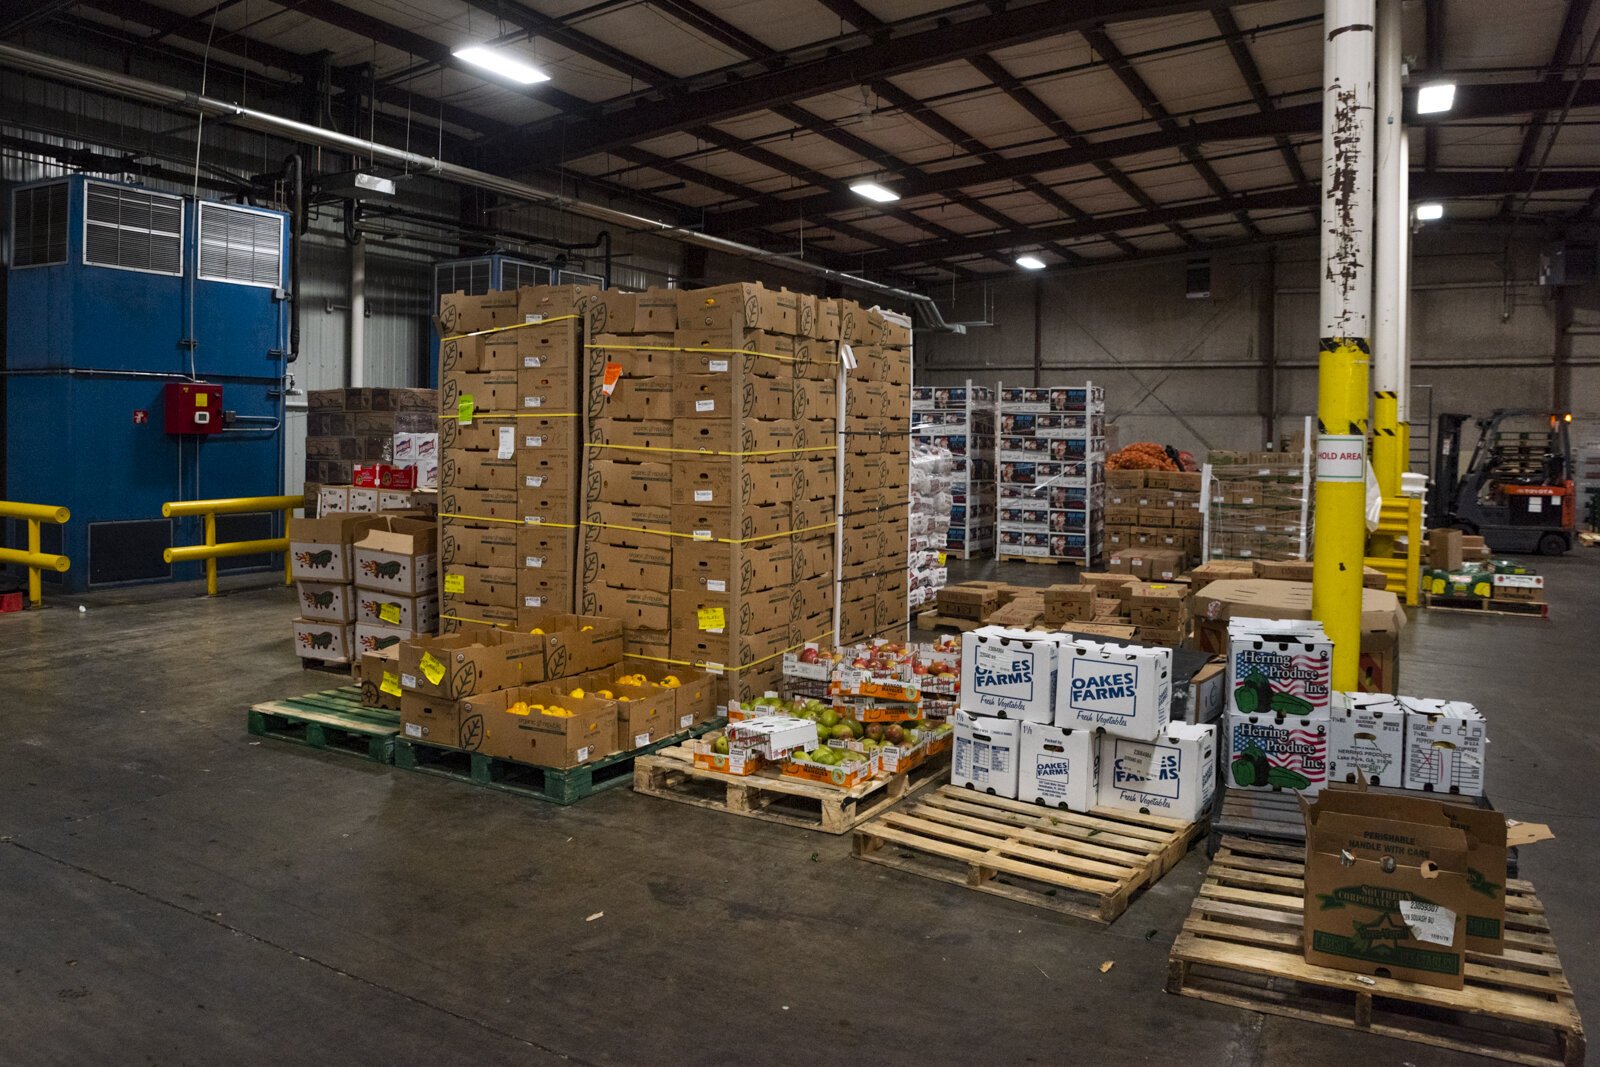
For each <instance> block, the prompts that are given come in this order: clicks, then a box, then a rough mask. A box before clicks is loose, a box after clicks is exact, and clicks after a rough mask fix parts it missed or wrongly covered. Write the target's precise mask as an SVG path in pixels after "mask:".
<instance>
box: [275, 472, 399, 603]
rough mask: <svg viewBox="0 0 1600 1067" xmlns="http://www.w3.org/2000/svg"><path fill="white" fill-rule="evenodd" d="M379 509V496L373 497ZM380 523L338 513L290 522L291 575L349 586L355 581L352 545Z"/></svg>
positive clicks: (366, 518) (369, 518)
mask: <svg viewBox="0 0 1600 1067" xmlns="http://www.w3.org/2000/svg"><path fill="white" fill-rule="evenodd" d="M373 506H374V509H376V506H377V493H376V491H374V493H373ZM378 521H379V520H378V519H376V518H374V517H372V516H370V515H352V514H349V513H344V512H341V513H335V514H333V515H326V516H322V517H319V518H315V519H298V518H290V520H289V560H290V563H289V574H290V577H292V578H296V579H305V580H308V581H314V582H348V581H350V580H351V579H352V578H354V577H355V562H354V556H355V554H354V552H353V551H352V550H351V547H350V546H351V544H352V543H353V542H355V541H358V540H360V539H361V536H362V534H363V533H365V531H366V530H367V529H368V528H370V527H371V526H373V525H375V524H376V523H377V522H378Z"/></svg>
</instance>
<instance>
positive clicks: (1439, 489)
mask: <svg viewBox="0 0 1600 1067" xmlns="http://www.w3.org/2000/svg"><path fill="white" fill-rule="evenodd" d="M1471 419H1472V416H1471V415H1460V414H1455V413H1453V412H1442V413H1440V415H1439V427H1438V433H1437V435H1436V437H1435V439H1434V443H1433V484H1432V485H1430V486H1429V487H1428V525H1429V526H1430V527H1444V526H1454V525H1455V524H1456V518H1457V516H1456V498H1457V497H1458V496H1459V495H1460V493H1461V458H1460V457H1461V427H1462V426H1463V425H1465V424H1466V423H1467V422H1469V421H1470V420H1471Z"/></svg>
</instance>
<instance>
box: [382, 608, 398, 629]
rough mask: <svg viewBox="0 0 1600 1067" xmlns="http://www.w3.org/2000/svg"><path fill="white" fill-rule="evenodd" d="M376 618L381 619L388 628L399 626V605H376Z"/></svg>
mask: <svg viewBox="0 0 1600 1067" xmlns="http://www.w3.org/2000/svg"><path fill="white" fill-rule="evenodd" d="M378 618H380V619H382V620H383V621H384V622H386V623H388V624H389V625H390V626H399V625H400V605H399V604H379V605H378Z"/></svg>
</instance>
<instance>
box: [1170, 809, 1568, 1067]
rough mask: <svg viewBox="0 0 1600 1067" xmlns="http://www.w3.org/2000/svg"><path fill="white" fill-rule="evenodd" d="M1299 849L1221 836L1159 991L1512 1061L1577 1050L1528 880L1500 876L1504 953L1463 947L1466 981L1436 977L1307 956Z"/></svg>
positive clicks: (1560, 978)
mask: <svg viewBox="0 0 1600 1067" xmlns="http://www.w3.org/2000/svg"><path fill="white" fill-rule="evenodd" d="M1302 858H1303V850H1302V849H1300V848H1297V847H1293V846H1287V845H1275V844H1268V843H1263V842H1259V841H1252V840H1248V839H1245V838H1242V837H1232V836H1230V837H1226V838H1224V839H1223V841H1222V847H1221V848H1220V849H1219V850H1218V852H1217V856H1216V859H1215V860H1214V861H1213V862H1212V864H1211V867H1210V868H1209V869H1208V870H1207V871H1206V879H1205V883H1204V884H1203V885H1202V886H1201V887H1200V895H1199V896H1198V897H1197V898H1196V899H1195V902H1194V907H1193V908H1192V909H1191V910H1190V912H1189V917H1188V918H1187V919H1186V920H1185V921H1184V924H1183V930H1182V932H1180V933H1179V934H1178V937H1177V940H1176V941H1175V942H1174V943H1173V946H1172V953H1171V956H1170V961H1169V964H1168V971H1167V986H1166V988H1167V992H1169V993H1181V994H1182V995H1184V996H1188V997H1198V998H1199V999H1201V1000H1210V1001H1214V1002H1216V1003H1218V1004H1228V1005H1232V1006H1234V1007H1239V1008H1248V1009H1250V1010H1252V1011H1259V1012H1266V1013H1267V1014H1271V1015H1282V1016H1286V1017H1288V1018H1291V1019H1305V1020H1307V1021H1310V1022H1319V1023H1324V1024H1327V1025H1329V1026H1341V1027H1344V1028H1346V1029H1350V1030H1366V1031H1368V1032H1370V1033H1375V1034H1383V1035H1384V1036H1387V1037H1397V1038H1401V1039H1403V1040H1406V1041H1416V1042H1418V1043H1420V1044H1424V1045H1433V1046H1436V1047H1439V1048H1448V1049H1454V1050H1456V1051H1459V1052H1470V1053H1474V1054H1476V1055H1479V1056H1488V1057H1491V1058H1494V1059H1501V1060H1509V1061H1510V1062H1512V1063H1525V1064H1541V1065H1561V1067H1577V1065H1578V1064H1581V1063H1582V1062H1583V1056H1584V1038H1583V1022H1582V1020H1581V1019H1580V1018H1579V1017H1578V1010H1577V1007H1576V1006H1575V1005H1574V1003H1573V999H1572V989H1571V987H1570V986H1569V985H1568V984H1567V979H1566V976H1565V975H1564V974H1563V972H1562V969H1561V960H1560V958H1559V957H1558V956H1557V955H1556V945H1555V941H1554V940H1553V939H1552V938H1551V936H1550V927H1549V924H1548V923H1547V922H1546V921H1545V916H1544V906H1543V905H1542V904H1540V903H1539V899H1538V898H1537V897H1536V896H1534V893H1533V886H1531V885H1530V884H1529V883H1527V882H1523V881H1518V880H1515V879H1513V880H1509V881H1508V882H1507V884H1506V951H1505V954H1504V955H1503V956H1490V955H1486V954H1483V953H1477V952H1469V953H1468V954H1467V975H1466V988H1464V989H1459V990H1453V989H1437V988H1434V987H1431V986H1424V985H1417V984H1415V983H1412V982H1403V981H1398V980H1396V979H1393V978H1369V977H1367V976H1365V975H1358V974H1355V973H1354V972H1351V971H1340V970H1335V969H1333V968H1331V967H1319V966H1315V965H1313V964H1309V963H1307V962H1306V961H1305V958H1304V955H1303V954H1302V947H1301V945H1302V933H1301V929H1302V925H1301V914H1302V907H1303V905H1302V901H1301V897H1302V894H1303V893H1304V885H1305V883H1304V876H1305V866H1304V863H1303V862H1302Z"/></svg>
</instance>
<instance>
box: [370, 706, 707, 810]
mask: <svg viewBox="0 0 1600 1067" xmlns="http://www.w3.org/2000/svg"><path fill="white" fill-rule="evenodd" d="M722 722H723V720H721V719H714V720H712V721H711V722H704V723H699V724H697V725H696V726H694V727H692V728H691V729H688V730H684V731H682V732H681V733H676V734H673V735H672V736H671V737H664V738H662V739H661V740H660V741H655V742H653V743H651V744H648V745H645V746H644V747H643V748H634V749H629V750H628V751H626V752H616V753H613V754H611V755H609V756H607V757H606V758H605V759H601V760H596V761H595V762H593V763H585V764H584V765H583V766H581V767H573V768H572V769H570V770H556V769H554V768H551V767H535V766H533V765H531V764H527V763H518V762H517V761H516V760H509V759H500V758H498V757H495V756H486V755H484V754H483V753H481V752H463V751H462V750H461V749H457V748H440V747H439V746H437V745H429V744H424V743H422V742H419V741H408V740H406V739H405V738H403V737H397V738H395V740H394V765H395V766H396V767H401V768H404V769H405V770H409V771H421V772H422V773H424V774H436V775H439V776H440V777H443V778H454V779H455V780H456V781H459V782H469V783H471V784H472V785H478V786H483V787H485V788H488V789H499V790H501V791H503V792H507V793H515V794H517V795H518V796H523V797H532V798H533V799H535V800H545V801H549V802H550V803H551V804H573V803H576V802H577V801H580V800H583V799H584V798H585V797H591V796H593V795H594V794H596V793H598V792H601V791H602V790H605V789H610V788H611V787H612V786H618V785H631V784H632V783H633V761H634V758H635V757H637V756H648V755H650V754H652V753H655V752H659V751H661V750H662V749H664V748H671V747H672V746H674V745H681V744H682V743H683V742H685V741H687V740H689V739H690V738H691V737H699V736H700V735H701V734H703V733H707V732H709V731H710V730H713V729H715V728H716V727H718V726H721V725H722Z"/></svg>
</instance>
